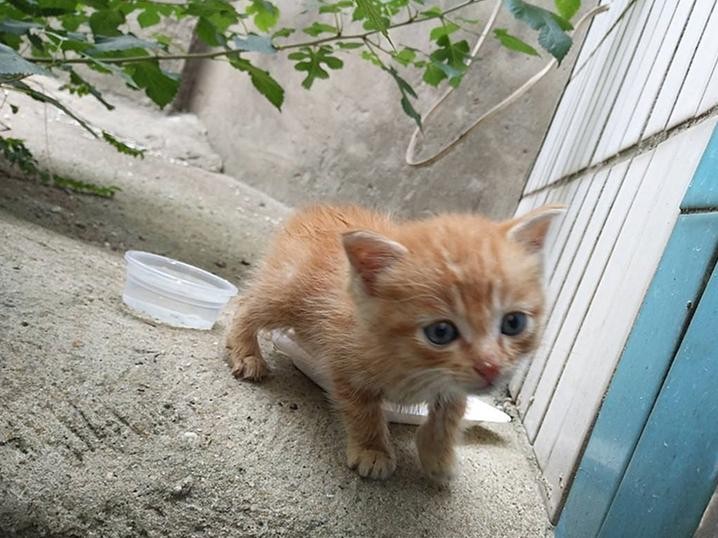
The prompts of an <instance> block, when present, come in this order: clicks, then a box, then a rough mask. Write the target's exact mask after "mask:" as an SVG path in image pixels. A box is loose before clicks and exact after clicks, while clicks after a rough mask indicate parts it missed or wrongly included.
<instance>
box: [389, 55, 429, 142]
mask: <svg viewBox="0 0 718 538" xmlns="http://www.w3.org/2000/svg"><path fill="white" fill-rule="evenodd" d="M383 69H384V71H386V72H387V73H389V74H390V75H391V76H392V77H393V78H394V81H396V84H397V86H398V87H399V91H400V92H401V108H402V110H404V113H405V114H406V115H407V116H409V117H410V118H412V119H413V120H414V121H415V122H416V125H418V126H419V129H421V114H419V113H418V112H417V111H416V109H415V108H414V105H413V104H412V102H411V99H410V98H413V99H416V92H415V91H414V88H412V87H411V85H410V84H409V83H408V82H407V81H406V80H404V79H403V78H401V76H399V73H398V72H397V71H396V69H394V68H393V67H384V68H383Z"/></svg>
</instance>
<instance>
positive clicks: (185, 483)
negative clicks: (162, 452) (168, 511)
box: [172, 477, 194, 499]
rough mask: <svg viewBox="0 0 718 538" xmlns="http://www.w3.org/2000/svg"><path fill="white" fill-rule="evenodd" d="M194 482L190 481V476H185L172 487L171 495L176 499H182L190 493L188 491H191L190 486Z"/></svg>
mask: <svg viewBox="0 0 718 538" xmlns="http://www.w3.org/2000/svg"><path fill="white" fill-rule="evenodd" d="M193 485H194V484H193V483H192V479H191V478H190V477H187V478H185V479H184V480H182V482H180V483H179V484H177V485H176V486H175V487H174V488H172V496H173V497H175V498H178V499H182V498H184V497H186V496H187V495H189V494H190V491H192V486H193Z"/></svg>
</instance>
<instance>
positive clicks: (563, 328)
mask: <svg viewBox="0 0 718 538" xmlns="http://www.w3.org/2000/svg"><path fill="white" fill-rule="evenodd" d="M650 159H651V154H643V155H640V156H639V157H637V158H636V159H634V160H633V161H632V162H631V163H630V168H629V172H628V173H626V172H624V171H618V172H619V174H620V175H623V174H624V173H625V174H626V176H625V178H624V179H623V184H622V186H621V188H620V191H619V193H618V195H617V197H616V199H615V200H614V203H613V205H612V206H611V210H610V213H609V215H608V218H607V219H606V220H605V222H604V225H603V229H602V230H601V233H600V235H599V237H598V240H597V241H596V244H595V246H594V248H593V251H592V253H591V257H590V259H589V260H588V263H587V265H586V267H583V268H579V267H578V266H576V268H575V270H580V272H579V273H578V274H572V275H571V280H570V285H569V286H566V287H565V288H566V292H565V293H564V294H563V295H562V296H561V297H560V303H557V304H556V308H555V309H554V310H555V311H556V315H557V316H558V317H557V318H556V319H555V320H554V321H553V326H552V327H551V330H552V333H551V337H552V341H549V342H548V344H551V343H552V345H551V347H550V348H546V349H545V350H544V352H545V354H546V359H545V366H544V369H543V371H542V372H541V373H540V376H539V377H538V379H536V381H535V383H536V385H535V391H534V397H533V400H532V402H531V405H530V406H529V407H528V408H527V410H526V411H525V413H524V425H525V426H526V430H527V432H529V434H530V438H531V439H532V440H533V439H535V438H536V437H537V435H538V433H539V429H540V428H541V424H542V422H543V420H544V415H545V414H546V410H547V408H548V406H549V404H550V403H551V399H552V397H553V392H554V389H555V388H556V384H557V383H558V380H559V378H560V377H561V372H562V371H563V368H564V366H565V364H566V361H567V360H569V359H570V357H569V353H568V352H569V350H570V349H571V346H572V345H573V342H574V340H575V338H576V334H577V333H578V330H579V328H580V325H581V322H582V320H583V318H584V316H585V314H586V311H587V310H588V305H589V303H590V299H591V297H592V296H593V292H594V291H595V287H596V284H597V282H598V279H599V277H600V275H601V273H602V272H603V268H604V266H605V263H606V260H607V259H608V256H609V254H610V252H611V249H612V248H613V244H614V242H615V239H616V237H618V234H619V232H620V230H621V226H622V225H623V221H624V220H625V218H626V214H627V213H628V211H629V209H630V207H631V204H632V202H633V200H634V197H635V195H636V192H637V191H638V187H639V185H640V184H641V181H642V180H643V173H644V172H645V171H646V168H647V167H648V163H649V162H650ZM624 166H625V165H624ZM576 280H578V284H577V285H576V286H573V284H574V283H575V282H576ZM548 344H547V345H548Z"/></svg>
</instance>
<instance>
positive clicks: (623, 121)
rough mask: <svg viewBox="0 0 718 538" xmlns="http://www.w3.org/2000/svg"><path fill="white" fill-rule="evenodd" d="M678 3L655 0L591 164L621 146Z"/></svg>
mask: <svg viewBox="0 0 718 538" xmlns="http://www.w3.org/2000/svg"><path fill="white" fill-rule="evenodd" d="M677 5H678V4H677V3H673V2H662V1H659V2H654V9H653V12H652V13H651V17H650V18H649V19H648V21H646V24H645V30H644V32H645V34H644V37H643V38H642V39H641V44H640V45H639V46H637V47H636V58H635V61H634V62H633V63H632V65H631V68H630V69H629V70H628V72H627V73H626V79H625V81H626V83H625V84H624V85H623V88H622V89H621V92H620V93H619V95H618V97H617V99H616V106H615V107H614V108H613V110H612V111H611V115H610V116H609V118H608V121H607V122H606V128H605V130H604V132H603V135H601V140H600V141H599V143H598V145H597V147H596V151H595V153H594V155H593V158H592V159H591V164H596V163H599V162H601V161H603V160H604V159H606V158H608V157H610V156H611V155H614V154H615V153H617V152H618V151H619V150H621V149H623V148H621V141H622V140H623V136H624V134H625V132H626V128H627V127H628V123H629V121H630V120H631V116H632V114H633V111H634V109H635V106H636V103H637V102H638V100H639V98H640V96H641V92H642V91H643V88H644V86H645V84H646V80H647V79H648V76H649V74H650V72H651V70H652V69H653V64H654V63H655V61H656V57H657V56H658V52H659V51H660V49H661V45H662V43H663V40H664V38H665V35H666V30H667V29H668V26H669V25H670V23H671V20H672V19H673V14H674V13H675V11H676V8H677Z"/></svg>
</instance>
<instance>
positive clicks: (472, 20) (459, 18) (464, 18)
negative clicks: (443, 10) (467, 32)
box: [456, 16, 481, 24]
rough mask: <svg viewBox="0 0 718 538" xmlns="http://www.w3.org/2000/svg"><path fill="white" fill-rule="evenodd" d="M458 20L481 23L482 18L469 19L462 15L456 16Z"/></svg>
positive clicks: (467, 22)
mask: <svg viewBox="0 0 718 538" xmlns="http://www.w3.org/2000/svg"><path fill="white" fill-rule="evenodd" d="M456 20H457V21H461V22H465V23H466V24H479V23H480V22H481V19H468V18H466V17H461V16H458V17H456Z"/></svg>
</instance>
